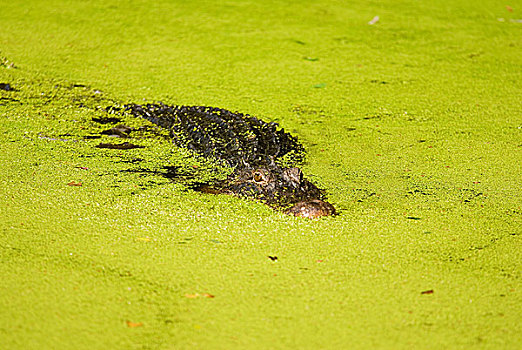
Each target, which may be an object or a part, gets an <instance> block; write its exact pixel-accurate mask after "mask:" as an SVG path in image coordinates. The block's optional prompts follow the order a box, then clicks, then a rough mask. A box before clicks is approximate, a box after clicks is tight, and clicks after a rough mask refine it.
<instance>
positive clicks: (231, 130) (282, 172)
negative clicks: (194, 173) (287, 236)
mask: <svg viewBox="0 0 522 350" xmlns="http://www.w3.org/2000/svg"><path fill="white" fill-rule="evenodd" d="M125 110H126V111H128V112H130V113H131V114H132V115H134V116H139V117H142V118H145V119H147V120H149V121H151V122H153V123H154V124H157V125H159V126H161V127H164V128H167V129H169V130H170V135H171V137H172V138H173V141H174V143H175V144H176V145H177V146H179V147H184V148H188V149H190V150H192V151H194V152H196V153H198V154H200V155H202V156H204V157H207V158H211V159H214V160H216V161H218V162H220V163H221V164H223V165H225V166H228V167H232V168H233V169H234V171H233V172H232V174H230V175H229V176H228V177H227V178H226V179H225V180H222V181H217V182H214V183H212V184H208V185H205V186H202V187H201V188H200V189H201V190H202V191H205V192H211V193H229V194H235V195H238V196H242V197H250V198H255V199H258V200H261V201H263V202H265V203H267V204H268V205H270V206H272V207H275V208H278V209H283V210H284V211H285V213H287V214H289V215H295V216H301V217H308V218H315V217H320V216H326V215H333V214H334V213H335V209H334V207H333V206H332V205H331V204H330V203H328V202H326V201H325V195H324V193H323V191H322V190H321V189H319V188H318V187H316V186H315V185H314V184H313V183H312V182H310V181H309V180H307V179H306V178H304V176H303V173H302V171H301V169H299V168H298V167H297V166H295V165H296V164H298V163H300V162H301V161H302V160H303V159H304V148H303V146H302V145H301V144H300V143H299V142H298V141H297V138H295V137H294V136H292V135H290V134H289V133H286V132H285V131H284V130H283V129H278V125H277V124H276V123H265V122H264V121H262V120H259V119H257V118H255V117H252V116H249V115H245V114H241V113H233V112H230V111H228V110H225V109H220V108H213V107H200V106H167V105H164V104H147V105H135V104H132V105H126V106H125ZM283 160H284V162H285V163H286V164H288V163H289V164H290V165H292V166H290V167H288V166H286V167H285V166H282V165H281V163H282V161H283Z"/></svg>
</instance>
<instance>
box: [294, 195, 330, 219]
mask: <svg viewBox="0 0 522 350" xmlns="http://www.w3.org/2000/svg"><path fill="white" fill-rule="evenodd" d="M285 214H288V215H294V216H299V217H303V218H309V219H315V218H318V217H321V216H329V215H334V214H335V208H334V206H333V205H331V204H330V203H328V202H325V201H322V200H320V199H312V200H309V201H302V202H299V203H297V204H295V205H294V206H293V207H291V208H289V209H287V210H286V211H285Z"/></svg>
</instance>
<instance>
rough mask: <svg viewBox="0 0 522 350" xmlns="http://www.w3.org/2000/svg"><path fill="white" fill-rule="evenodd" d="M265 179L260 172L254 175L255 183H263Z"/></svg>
mask: <svg viewBox="0 0 522 350" xmlns="http://www.w3.org/2000/svg"><path fill="white" fill-rule="evenodd" d="M264 178H265V177H264V176H263V174H262V173H261V172H260V171H256V172H255V173H254V181H255V182H261V181H263V180H264Z"/></svg>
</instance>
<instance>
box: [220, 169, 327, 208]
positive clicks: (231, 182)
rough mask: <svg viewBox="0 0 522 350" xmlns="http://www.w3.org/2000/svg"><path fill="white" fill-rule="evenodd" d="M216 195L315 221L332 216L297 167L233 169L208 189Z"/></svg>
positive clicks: (314, 188) (318, 190) (325, 204)
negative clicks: (250, 201) (247, 199)
mask: <svg viewBox="0 0 522 350" xmlns="http://www.w3.org/2000/svg"><path fill="white" fill-rule="evenodd" d="M211 187H212V188H213V189H214V191H216V192H218V193H229V194H234V195H237V196H241V197H250V198H254V199H258V200H261V201H263V202H265V203H266V204H268V205H270V206H272V207H275V208H280V209H284V212H285V213H286V214H289V215H294V216H300V217H307V218H317V217H320V216H328V215H333V214H335V208H334V207H333V206H332V205H331V204H330V203H328V202H326V201H325V200H324V197H325V196H324V193H323V191H322V190H321V189H319V188H318V187H317V186H315V185H314V184H313V183H312V182H310V181H309V180H307V179H306V178H304V176H303V172H302V171H301V169H300V168H297V167H293V168H283V167H278V166H258V167H248V168H241V169H236V171H234V172H233V173H232V174H231V175H230V176H228V177H227V179H225V180H223V181H220V182H218V183H216V184H215V185H212V186H211Z"/></svg>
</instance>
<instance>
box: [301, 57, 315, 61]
mask: <svg viewBox="0 0 522 350" xmlns="http://www.w3.org/2000/svg"><path fill="white" fill-rule="evenodd" d="M303 59H305V60H307V61H310V62H315V61H319V59H318V58H317V57H303Z"/></svg>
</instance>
